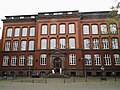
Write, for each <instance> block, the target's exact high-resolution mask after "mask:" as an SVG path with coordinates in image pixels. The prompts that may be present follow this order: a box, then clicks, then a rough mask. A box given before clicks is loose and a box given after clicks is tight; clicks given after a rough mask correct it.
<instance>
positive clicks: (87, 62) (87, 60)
mask: <svg viewBox="0 0 120 90" xmlns="http://www.w3.org/2000/svg"><path fill="white" fill-rule="evenodd" d="M91 64H92V61H91V55H90V54H86V55H85V65H91Z"/></svg>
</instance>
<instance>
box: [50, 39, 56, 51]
mask: <svg viewBox="0 0 120 90" xmlns="http://www.w3.org/2000/svg"><path fill="white" fill-rule="evenodd" d="M50 49H56V39H54V38H53V39H50Z"/></svg>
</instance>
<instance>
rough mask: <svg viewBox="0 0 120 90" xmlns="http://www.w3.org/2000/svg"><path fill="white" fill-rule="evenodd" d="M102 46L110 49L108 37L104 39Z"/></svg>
mask: <svg viewBox="0 0 120 90" xmlns="http://www.w3.org/2000/svg"><path fill="white" fill-rule="evenodd" d="M102 47H103V49H109V42H108V39H102Z"/></svg>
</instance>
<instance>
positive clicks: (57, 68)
mask: <svg viewBox="0 0 120 90" xmlns="http://www.w3.org/2000/svg"><path fill="white" fill-rule="evenodd" d="M53 64H54V69H55V72H56V73H60V68H62V60H61V59H60V58H59V57H56V58H55V59H54V61H53Z"/></svg>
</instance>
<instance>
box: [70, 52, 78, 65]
mask: <svg viewBox="0 0 120 90" xmlns="http://www.w3.org/2000/svg"><path fill="white" fill-rule="evenodd" d="M69 65H76V54H69Z"/></svg>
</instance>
